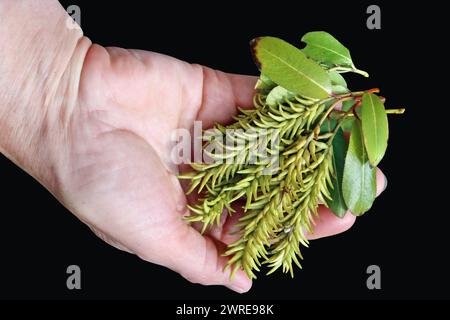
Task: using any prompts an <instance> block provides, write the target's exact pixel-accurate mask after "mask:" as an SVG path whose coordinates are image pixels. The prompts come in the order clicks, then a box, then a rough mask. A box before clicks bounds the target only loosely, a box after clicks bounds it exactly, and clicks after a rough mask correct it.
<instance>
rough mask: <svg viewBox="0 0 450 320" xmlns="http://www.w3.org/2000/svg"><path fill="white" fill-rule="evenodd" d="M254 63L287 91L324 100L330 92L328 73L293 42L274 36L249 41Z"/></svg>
mask: <svg viewBox="0 0 450 320" xmlns="http://www.w3.org/2000/svg"><path fill="white" fill-rule="evenodd" d="M251 47H252V52H253V57H254V60H255V63H256V64H257V66H258V67H259V69H260V70H261V72H262V73H263V74H265V75H266V76H268V77H269V78H270V79H272V80H273V81H274V82H275V83H277V84H278V85H280V86H282V87H284V88H286V89H287V90H289V91H291V92H293V93H295V94H300V95H303V96H305V97H310V98H315V99H323V98H326V97H328V96H329V94H330V93H331V81H330V78H329V76H328V74H327V72H326V71H325V70H324V69H322V67H320V66H319V65H318V64H317V63H316V62H314V61H313V60H310V59H308V58H307V57H306V56H305V54H304V53H303V52H301V51H300V50H299V49H297V48H296V47H294V46H293V45H291V44H289V43H287V42H285V41H283V40H281V39H278V38H274V37H261V38H256V39H254V40H252V42H251Z"/></svg>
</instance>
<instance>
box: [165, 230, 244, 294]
mask: <svg viewBox="0 0 450 320" xmlns="http://www.w3.org/2000/svg"><path fill="white" fill-rule="evenodd" d="M180 223H181V222H180ZM180 228H181V229H180V230H181V231H177V232H175V233H173V236H172V237H170V238H169V239H167V241H165V242H164V243H163V244H161V246H162V247H161V248H160V250H161V251H160V252H163V255H162V257H160V259H159V260H160V261H158V263H160V264H162V265H164V266H167V267H169V268H171V269H172V270H175V271H177V272H178V273H180V274H181V275H182V276H183V277H185V278H186V279H187V280H189V281H191V282H193V283H200V284H202V285H224V286H227V287H228V288H230V289H231V290H233V291H236V292H238V293H243V292H247V291H248V290H250V288H251V286H252V281H251V280H250V279H249V278H248V277H247V275H246V274H245V273H244V271H242V270H238V271H237V272H236V274H235V276H234V277H233V279H230V268H227V270H226V271H224V267H225V265H226V263H227V261H228V258H227V257H223V256H222V253H223V251H224V249H225V246H224V245H223V244H220V243H216V242H214V241H213V239H211V238H210V237H208V236H202V235H201V234H200V233H199V232H198V231H197V230H195V229H193V228H191V227H190V226H188V225H186V224H183V225H182V226H180Z"/></svg>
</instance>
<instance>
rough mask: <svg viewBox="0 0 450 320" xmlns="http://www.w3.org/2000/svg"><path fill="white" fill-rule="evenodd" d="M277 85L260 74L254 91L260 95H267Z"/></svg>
mask: <svg viewBox="0 0 450 320" xmlns="http://www.w3.org/2000/svg"><path fill="white" fill-rule="evenodd" d="M276 86H277V84H276V83H275V82H273V81H272V80H271V79H270V78H269V77H268V76H266V75H264V74H261V75H260V76H259V78H258V81H257V82H256V86H255V89H256V91H258V92H260V93H264V94H267V93H269V92H270V90H272V89H273V88H275V87H276Z"/></svg>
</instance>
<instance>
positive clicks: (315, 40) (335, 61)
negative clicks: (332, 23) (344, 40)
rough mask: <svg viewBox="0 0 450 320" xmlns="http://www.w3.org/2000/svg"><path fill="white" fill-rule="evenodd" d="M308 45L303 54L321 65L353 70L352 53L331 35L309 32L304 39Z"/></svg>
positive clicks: (322, 32) (321, 32)
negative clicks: (338, 66)
mask: <svg viewBox="0 0 450 320" xmlns="http://www.w3.org/2000/svg"><path fill="white" fill-rule="evenodd" d="M302 41H303V42H305V43H306V47H305V48H303V50H302V51H303V52H304V53H305V54H306V55H307V56H308V57H310V58H311V59H314V60H316V61H318V62H320V63H324V64H327V65H340V66H345V67H351V68H353V67H354V65H353V61H352V58H351V56H350V52H349V51H348V49H347V48H346V47H344V46H343V45H342V44H341V43H340V42H339V41H338V40H336V39H335V38H334V37H333V36H332V35H331V34H329V33H327V32H324V31H313V32H308V33H307V34H305V35H304V36H303V37H302Z"/></svg>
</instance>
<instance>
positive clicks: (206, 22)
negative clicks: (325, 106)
mask: <svg viewBox="0 0 450 320" xmlns="http://www.w3.org/2000/svg"><path fill="white" fill-rule="evenodd" d="M302 2H304V1H296V2H295V3H294V2H292V3H291V2H286V3H284V2H282V1H275V2H273V3H271V4H270V3H268V4H264V2H262V1H258V2H254V4H251V3H250V2H248V3H245V2H244V1H241V2H240V3H231V2H229V1H226V2H216V1H210V2H205V4H202V5H200V4H198V5H194V4H192V3H190V4H187V3H186V4H183V5H180V4H176V3H158V5H157V6H156V5H155V6H154V7H152V5H151V4H152V3H153V1H109V2H106V1H105V2H103V1H101V2H100V1H95V2H94V1H75V0H72V1H61V3H62V4H63V5H64V6H65V7H67V6H68V5H70V4H77V5H79V6H80V8H81V19H82V20H81V25H82V28H83V30H84V33H85V34H86V35H87V36H88V37H89V38H90V39H91V40H92V41H93V42H96V43H99V44H101V45H104V46H120V47H125V48H138V49H144V50H151V51H157V52H160V53H164V54H168V55H172V56H175V57H177V58H179V59H182V60H186V61H189V62H192V63H200V64H204V65H208V66H210V67H213V68H217V69H221V70H224V71H228V72H236V73H244V74H254V75H256V74H257V69H256V67H255V66H254V64H253V62H252V60H251V56H250V54H249V47H248V42H249V40H250V39H252V38H254V37H256V36H261V35H272V36H277V37H280V38H283V39H285V40H287V41H289V42H291V43H294V44H298V45H299V44H300V42H299V39H300V37H301V35H302V34H304V33H306V32H308V31H312V30H326V31H329V32H330V33H332V34H333V35H335V36H336V38H338V39H341V41H342V42H343V43H344V44H345V45H346V46H347V47H349V48H350V51H351V53H352V57H353V60H354V61H355V63H356V65H357V66H358V67H360V68H361V69H364V70H368V71H369V73H370V74H371V77H370V78H369V79H365V78H362V77H359V76H350V77H349V79H350V80H349V85H350V87H351V88H353V89H354V90H358V89H367V88H371V87H380V88H381V90H382V95H384V96H386V97H387V106H388V107H406V108H407V112H406V114H405V115H404V116H391V117H390V140H389V150H388V152H387V155H386V157H385V159H384V160H383V162H382V164H381V167H382V169H383V171H384V172H385V173H386V175H387V177H388V179H389V185H388V188H387V190H386V192H384V193H383V194H382V195H381V196H380V198H379V199H378V200H377V201H376V202H375V204H374V207H373V208H372V210H371V211H370V212H369V213H367V214H366V215H365V216H363V217H361V218H359V219H358V220H357V223H356V224H355V226H354V227H353V228H352V229H351V230H350V231H348V232H346V233H344V234H341V235H338V236H335V237H332V238H326V239H321V240H317V241H313V242H312V243H311V246H310V248H309V249H304V250H303V253H304V257H305V260H304V262H303V270H297V272H296V276H295V278H294V279H291V278H290V277H289V276H288V275H284V274H282V273H276V274H274V275H272V276H269V277H266V276H264V275H263V274H261V275H260V277H259V278H258V279H257V280H256V281H255V282H254V285H253V288H252V289H251V291H250V292H249V293H247V294H244V295H238V294H235V293H233V292H231V291H229V290H227V289H225V288H221V287H202V286H200V285H194V284H190V283H188V282H187V281H185V280H184V279H183V278H182V277H181V276H179V275H177V274H175V273H173V272H171V271H169V270H167V269H165V268H163V267H160V266H156V265H152V264H149V263H146V262H143V261H141V260H139V259H138V258H137V257H135V256H132V255H130V254H127V253H123V252H120V251H118V250H116V249H114V248H112V247H109V246H108V245H106V244H104V243H103V242H102V241H101V240H99V239H97V238H96V237H95V236H94V235H93V234H92V233H91V232H90V230H89V229H88V228H87V227H85V226H84V225H83V224H82V223H81V222H80V221H78V220H77V219H76V218H75V217H74V216H73V215H72V214H70V212H68V211H67V210H66V209H65V208H64V207H63V206H62V205H60V204H59V203H58V202H57V201H56V200H55V199H54V198H53V197H52V196H51V195H50V194H49V193H48V192H47V191H46V190H45V189H44V188H43V187H42V186H40V185H39V184H38V183H37V182H35V181H34V180H33V179H32V178H30V177H29V176H27V175H26V174H25V173H23V172H22V171H21V170H20V169H18V168H17V167H15V166H14V165H13V164H12V163H10V162H9V161H8V160H7V159H6V158H4V157H0V172H1V180H0V190H1V193H0V199H1V206H0V214H1V222H0V228H1V230H0V243H1V244H2V246H1V251H0V252H1V264H0V298H7V299H10V298H33V299H34V298H64V299H66V298H67V299H78V298H121V299H122V298H123V299H132V298H138V299H305V298H307V299H315V298H326V299H330V298H333V299H336V298H337V299H345V298H368V299H380V298H388V299H391V298H449V297H450V294H449V290H448V287H449V285H450V281H449V275H448V274H449V272H448V267H449V265H448V262H447V261H446V260H448V259H446V258H447V256H448V246H447V244H448V238H447V237H448V236H447V234H448V232H447V228H448V227H447V222H448V215H449V212H448V208H447V207H446V206H445V205H443V202H444V201H445V195H444V196H441V195H438V190H439V189H441V188H444V189H448V187H446V186H445V184H442V182H444V183H445V178H444V172H445V171H446V169H445V167H446V166H447V164H446V163H447V160H446V159H447V156H445V154H444V153H443V151H442V150H443V149H444V148H445V147H446V146H447V142H446V141H447V139H446V135H445V132H441V130H442V131H444V130H445V129H446V128H445V125H444V124H443V123H444V118H445V117H444V116H443V115H442V113H437V112H436V108H439V109H442V110H444V109H445V108H447V106H446V100H447V101H448V99H445V94H446V92H445V91H442V89H440V88H438V87H437V86H435V82H437V83H438V82H440V81H441V80H437V79H436V78H435V76H434V73H435V72H437V70H438V69H439V68H441V67H442V65H444V64H445V63H446V61H445V59H446V58H445V56H447V54H445V53H444V50H445V49H443V48H442V49H438V48H436V49H430V46H431V47H433V48H435V47H434V46H437V43H436V42H435V41H434V40H435V39H434V38H433V37H434V36H436V38H437V34H438V33H439V30H440V28H444V25H441V26H440V27H437V26H438V24H440V23H442V20H439V19H438V18H437V15H438V13H439V12H440V11H442V8H439V7H437V6H435V5H431V4H430V5H429V7H428V8H424V7H418V6H416V5H413V4H411V3H410V2H407V4H401V3H400V4H399V3H398V2H397V5H396V6H394V5H393V4H389V3H380V2H378V3H377V4H379V5H380V7H381V11H382V29H381V30H368V29H367V28H366V18H367V16H368V15H367V14H366V8H367V6H368V5H369V4H371V3H364V2H359V3H353V2H350V1H348V2H345V3H344V2H339V3H336V2H334V3H330V4H326V3H325V2H323V1H315V2H313V3H311V2H308V3H306V2H304V3H302ZM244 5H246V6H247V7H248V8H244ZM434 24H436V27H437V28H436V27H435V26H434ZM442 39H444V38H441V40H442ZM440 97H442V98H440ZM439 112H442V111H439ZM442 141H443V142H442ZM439 156H441V158H439ZM440 168H443V169H440ZM436 178H438V179H436ZM439 180H440V181H441V182H440V184H441V185H442V187H440V186H439V184H438V183H439ZM71 264H77V265H79V266H80V267H81V270H82V290H79V291H76V290H75V291H69V290H67V288H66V276H67V275H66V268H67V266H68V265H71ZM372 264H376V265H379V266H380V267H381V272H382V278H381V285H382V289H381V290H372V291H371V290H368V289H367V288H366V278H367V274H366V268H367V266H369V265H372Z"/></svg>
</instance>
